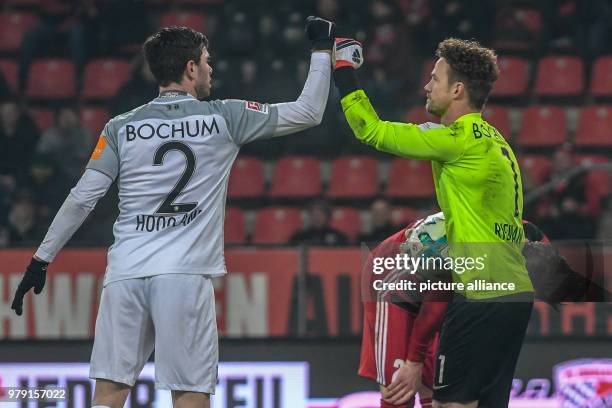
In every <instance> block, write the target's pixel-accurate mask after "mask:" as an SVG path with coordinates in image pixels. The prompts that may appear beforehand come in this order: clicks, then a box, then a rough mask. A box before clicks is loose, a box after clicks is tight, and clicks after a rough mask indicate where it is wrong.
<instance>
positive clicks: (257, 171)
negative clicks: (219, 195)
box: [227, 156, 264, 198]
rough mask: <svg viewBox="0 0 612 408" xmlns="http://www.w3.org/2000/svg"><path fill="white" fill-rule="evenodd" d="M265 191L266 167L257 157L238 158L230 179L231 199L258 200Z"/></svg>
mask: <svg viewBox="0 0 612 408" xmlns="http://www.w3.org/2000/svg"><path fill="white" fill-rule="evenodd" d="M263 191H264V165H263V163H262V162H261V160H259V159H257V158H255V157H247V156H244V157H238V158H237V159H236V161H235V162H234V166H233V167H232V171H231V173H230V177H229V186H228V189H227V194H228V196H229V197H230V198H258V197H261V196H262V195H263Z"/></svg>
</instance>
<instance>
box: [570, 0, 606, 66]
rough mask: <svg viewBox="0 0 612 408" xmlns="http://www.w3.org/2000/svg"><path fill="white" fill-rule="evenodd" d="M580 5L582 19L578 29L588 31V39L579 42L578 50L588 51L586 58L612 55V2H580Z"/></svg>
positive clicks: (595, 0) (603, 0) (601, 0)
mask: <svg viewBox="0 0 612 408" xmlns="http://www.w3.org/2000/svg"><path fill="white" fill-rule="evenodd" d="M578 5H579V7H580V19H581V20H580V24H578V27H580V28H582V29H584V30H586V32H585V34H584V36H585V37H586V38H584V39H582V38H581V39H580V40H579V41H580V42H579V43H578V45H579V46H578V50H579V51H583V50H584V51H586V55H585V57H588V58H593V57H597V56H599V55H602V54H610V53H612V44H610V36H611V35H612V1H611V0H590V1H580V2H578Z"/></svg>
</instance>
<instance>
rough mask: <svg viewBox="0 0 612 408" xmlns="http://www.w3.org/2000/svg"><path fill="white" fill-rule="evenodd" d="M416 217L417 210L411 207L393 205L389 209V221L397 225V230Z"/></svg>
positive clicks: (417, 216)
mask: <svg viewBox="0 0 612 408" xmlns="http://www.w3.org/2000/svg"><path fill="white" fill-rule="evenodd" d="M417 218H419V211H418V210H416V209H415V208H412V207H393V209H392V210H391V222H392V223H393V225H397V226H398V230H399V229H400V228H402V227H404V226H406V225H408V223H411V222H413V221H414V220H416V219H417Z"/></svg>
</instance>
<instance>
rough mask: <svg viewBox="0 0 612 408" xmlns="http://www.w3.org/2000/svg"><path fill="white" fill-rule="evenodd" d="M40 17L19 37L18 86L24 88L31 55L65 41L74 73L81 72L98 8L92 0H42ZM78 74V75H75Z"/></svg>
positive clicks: (44, 51)
mask: <svg viewBox="0 0 612 408" xmlns="http://www.w3.org/2000/svg"><path fill="white" fill-rule="evenodd" d="M39 17H40V21H39V22H38V24H36V25H35V26H34V27H32V28H31V29H30V30H29V31H28V32H26V34H25V36H24V38H23V44H22V47H21V56H20V64H19V89H20V90H21V91H24V90H25V88H26V82H27V75H28V69H29V67H30V64H31V63H32V61H33V60H34V59H35V58H38V57H40V56H42V55H43V54H45V53H46V52H47V50H49V49H50V48H52V46H53V45H58V44H65V43H67V44H68V47H69V49H70V56H71V58H72V62H73V64H74V66H75V68H76V70H77V73H78V74H80V73H81V72H82V69H83V66H84V65H85V61H86V60H87V57H88V55H89V49H90V47H91V44H92V43H95V41H94V40H93V37H92V35H93V34H94V33H95V27H96V21H95V20H96V19H97V17H98V9H97V8H96V2H95V0H78V1H73V0H42V1H40V4H39ZM79 76H80V75H79Z"/></svg>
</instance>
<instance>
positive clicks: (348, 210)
mask: <svg viewBox="0 0 612 408" xmlns="http://www.w3.org/2000/svg"><path fill="white" fill-rule="evenodd" d="M331 226H332V228H335V229H337V230H338V231H340V232H342V233H343V234H345V235H346V236H347V237H348V238H349V241H355V240H356V239H357V236H358V235H359V234H360V233H361V216H360V215H359V211H358V210H357V209H355V208H352V207H336V208H334V209H333V211H332V219H331Z"/></svg>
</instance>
